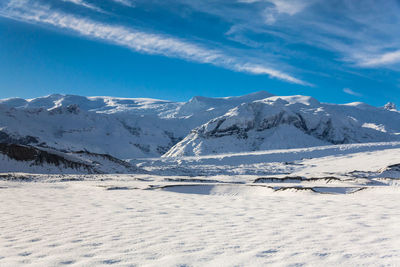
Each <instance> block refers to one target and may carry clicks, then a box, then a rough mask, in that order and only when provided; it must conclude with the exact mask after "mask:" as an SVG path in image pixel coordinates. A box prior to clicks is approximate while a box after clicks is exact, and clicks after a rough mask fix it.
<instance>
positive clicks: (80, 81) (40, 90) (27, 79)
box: [0, 0, 400, 106]
mask: <svg viewBox="0 0 400 267" xmlns="http://www.w3.org/2000/svg"><path fill="white" fill-rule="evenodd" d="M399 25H400V1H398V0H385V1H373V0H363V1H359V0H330V1H325V0H196V1H193V0H164V1H162V0H102V1H94V0H3V1H1V2H0V98H7V97H16V96H18V97H24V98H31V97H37V96H42V95H47V94H51V93H64V94H79V95H88V96H92V95H111V96H121V97H152V98H161V99H169V100H175V101H185V100H188V99H189V98H190V97H192V96H194V95H203V96H215V97H218V96H228V95H242V94H247V93H251V92H254V91H259V90H266V91H269V92H271V93H273V94H277V95H291V94H304V95H311V96H314V97H316V98H317V99H319V100H320V101H323V102H332V103H346V102H353V101H363V102H367V103H369V104H372V105H377V106H380V105H383V104H385V103H386V102H388V101H393V102H396V103H398V104H400V93H399V90H400V75H399V71H400V27H399Z"/></svg>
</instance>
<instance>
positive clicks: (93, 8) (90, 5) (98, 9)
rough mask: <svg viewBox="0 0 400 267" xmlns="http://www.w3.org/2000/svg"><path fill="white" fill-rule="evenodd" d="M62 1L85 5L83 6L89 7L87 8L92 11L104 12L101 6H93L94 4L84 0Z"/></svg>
mask: <svg viewBox="0 0 400 267" xmlns="http://www.w3.org/2000/svg"><path fill="white" fill-rule="evenodd" d="M62 1H63V2H69V3H73V4H75V5H78V6H82V7H85V8H89V9H92V10H94V11H98V12H104V11H103V10H102V9H101V8H99V7H97V6H95V5H92V4H89V3H87V2H85V1H84V0H62Z"/></svg>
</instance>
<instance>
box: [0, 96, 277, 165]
mask: <svg viewBox="0 0 400 267" xmlns="http://www.w3.org/2000/svg"><path fill="white" fill-rule="evenodd" d="M267 96H270V94H269V93H266V92H258V93H254V94H250V95H247V96H241V97H226V98H206V97H194V98H193V99H192V100H190V101H189V102H187V103H177V102H170V101H163V100H157V99H144V98H133V99H129V98H113V97H83V96H74V95H58V94H56V95H49V96H45V97H39V98H35V99H28V100H25V99H20V98H12V99H4V100H0V142H5V143H17V144H31V145H36V146H42V147H51V148H54V149H59V150H66V151H78V150H88V151H91V152H95V153H104V154H110V155H112V156H115V157H118V158H137V157H158V156H161V155H162V154H164V153H165V152H167V151H168V150H169V149H170V148H171V147H172V146H173V145H174V144H176V143H177V142H178V141H180V140H181V139H182V138H183V137H185V136H186V135H187V134H188V133H189V132H190V130H191V129H192V128H194V127H197V126H199V125H201V124H203V123H205V122H207V121H208V120H210V119H212V118H214V117H216V116H220V115H222V114H224V113H226V112H227V111H228V110H229V109H231V108H233V107H235V106H237V105H238V104H241V103H245V102H249V101H254V100H257V99H263V98H265V97H267Z"/></svg>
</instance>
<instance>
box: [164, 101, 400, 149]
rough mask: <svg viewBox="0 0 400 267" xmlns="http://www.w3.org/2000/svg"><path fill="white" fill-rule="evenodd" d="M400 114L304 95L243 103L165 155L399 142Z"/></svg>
mask: <svg viewBox="0 0 400 267" xmlns="http://www.w3.org/2000/svg"><path fill="white" fill-rule="evenodd" d="M399 133H400V113H399V112H398V111H396V110H394V109H390V110H387V109H384V108H376V107H372V106H369V105H367V104H363V103H350V104H347V105H334V104H322V103H320V102H318V101H317V100H316V99H314V98H312V97H307V96H272V97H268V98H266V99H263V100H257V101H253V102H249V103H243V104H241V105H239V106H237V107H235V108H233V109H231V110H229V111H228V112H227V113H226V114H224V115H223V116H220V117H217V118H215V119H212V120H210V121H208V122H207V123H205V124H203V125H202V126H200V127H198V128H196V129H194V130H192V132H191V133H190V134H189V135H188V136H186V137H185V139H183V140H182V141H181V142H179V143H178V144H176V145H175V146H174V147H173V148H171V149H170V150H169V151H168V152H167V153H166V154H165V155H164V156H165V157H179V156H198V155H207V154H218V153H230V152H245V151H256V150H268V149H278V148H299V147H311V146H320V145H329V144H345V143H365V142H380V141H397V140H400V135H399Z"/></svg>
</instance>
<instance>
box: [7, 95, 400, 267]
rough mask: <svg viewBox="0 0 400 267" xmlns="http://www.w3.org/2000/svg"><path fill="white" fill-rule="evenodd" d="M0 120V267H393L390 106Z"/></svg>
mask: <svg viewBox="0 0 400 267" xmlns="http://www.w3.org/2000/svg"><path fill="white" fill-rule="evenodd" d="M0 117H1V120H0V123H1V125H0V202H1V205H0V214H1V216H0V266H20V265H32V266H60V265H69V266H109V265H114V266H160V265H161V266H263V265H278V266H302V265H306V266H324V265H327V266H337V265H343V266H357V265H366V266H398V265H400V228H399V227H398V225H399V224H400V190H399V186H400V139H399V136H400V135H399V133H400V116H399V112H398V111H397V110H395V109H393V107H391V108H389V109H387V108H386V109H385V108H377V107H372V106H368V105H366V104H362V103H352V104H347V105H334V104H323V103H319V102H318V101H317V100H315V99H313V98H310V97H304V96H291V97H276V96H272V95H270V94H268V93H266V92H259V93H255V94H251V95H248V96H243V97H231V98H218V99H213V98H204V97H195V98H193V99H192V100H191V101H189V102H187V103H172V102H168V101H162V100H151V99H121V98H118V99H117V98H111V97H92V98H87V97H78V96H62V95H52V96H48V97H43V98H38V99H31V100H24V99H8V100H1V101H0Z"/></svg>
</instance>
